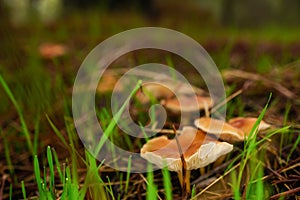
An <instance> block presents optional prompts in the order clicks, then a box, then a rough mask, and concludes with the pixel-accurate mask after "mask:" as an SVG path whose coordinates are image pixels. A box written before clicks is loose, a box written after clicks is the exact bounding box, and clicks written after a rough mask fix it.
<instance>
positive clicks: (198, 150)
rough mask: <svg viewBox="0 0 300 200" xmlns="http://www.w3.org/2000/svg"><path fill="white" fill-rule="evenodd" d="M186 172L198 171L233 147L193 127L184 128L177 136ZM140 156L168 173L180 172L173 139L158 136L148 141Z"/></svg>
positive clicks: (175, 143)
mask: <svg viewBox="0 0 300 200" xmlns="http://www.w3.org/2000/svg"><path fill="white" fill-rule="evenodd" d="M178 141H179V144H180V146H181V149H182V152H183V156H184V158H185V162H186V164H187V170H192V169H198V168H200V167H204V166H207V165H209V164H210V163H212V162H214V161H215V160H216V159H217V158H219V157H220V156H222V155H224V154H227V153H229V152H230V151H232V149H233V145H231V144H229V143H226V142H219V141H217V140H216V139H214V138H212V137H210V136H209V135H206V134H205V133H204V132H202V131H201V130H197V129H195V128H193V127H188V126H186V127H184V128H183V130H182V133H181V135H179V136H178ZM141 156H142V157H143V158H145V159H146V160H148V161H149V162H151V163H154V164H156V165H157V166H158V167H160V168H163V167H165V166H167V167H168V169H169V170H170V171H181V170H182V162H181V158H180V153H179V149H178V146H177V142H176V140H175V139H168V138H167V137H166V136H160V137H157V138H154V139H151V140H149V141H148V142H147V143H146V144H145V145H144V146H143V147H142V149H141Z"/></svg>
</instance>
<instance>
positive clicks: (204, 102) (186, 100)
mask: <svg viewBox="0 0 300 200" xmlns="http://www.w3.org/2000/svg"><path fill="white" fill-rule="evenodd" d="M195 100H196V101H197V104H195ZM161 104H162V105H164V106H165V107H166V108H167V109H168V110H170V111H172V112H174V113H180V112H185V113H187V112H196V111H199V110H203V109H205V106H207V108H211V107H212V105H213V101H212V99H211V98H210V97H205V96H199V95H196V98H194V97H193V96H187V95H182V96H180V97H179V99H178V98H176V97H174V98H171V99H164V100H162V101H161Z"/></svg>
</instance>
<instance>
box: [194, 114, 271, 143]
mask: <svg viewBox="0 0 300 200" xmlns="http://www.w3.org/2000/svg"><path fill="white" fill-rule="evenodd" d="M256 120H257V118H243V117H238V118H233V119H231V120H229V123H226V122H225V121H222V120H218V119H213V118H207V117H202V118H200V119H196V120H195V121H194V124H195V126H196V127H197V128H199V129H201V130H203V131H205V132H207V133H210V134H215V135H218V136H219V137H220V138H221V139H222V140H225V141H229V142H239V141H244V139H245V138H246V139H248V136H249V134H250V132H251V130H252V128H253V126H254V124H255V122H256ZM269 127H270V125H269V124H267V123H265V122H264V121H261V123H260V125H259V127H258V131H260V130H264V129H266V128H269Z"/></svg>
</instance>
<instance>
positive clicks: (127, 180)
mask: <svg viewBox="0 0 300 200" xmlns="http://www.w3.org/2000/svg"><path fill="white" fill-rule="evenodd" d="M130 170H131V155H130V156H129V158H128V166H127V175H126V185H125V192H126V193H127V190H128V185H129V179H130Z"/></svg>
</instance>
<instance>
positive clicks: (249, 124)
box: [228, 117, 270, 136]
mask: <svg viewBox="0 0 300 200" xmlns="http://www.w3.org/2000/svg"><path fill="white" fill-rule="evenodd" d="M256 121H257V118H255V117H236V118H232V119H230V120H229V121H228V123H229V124H230V125H231V126H233V127H236V128H239V129H240V130H242V131H244V133H245V134H246V136H248V135H249V134H250V132H251V130H252V128H253V126H254V124H255V122H256ZM268 128H270V124H267V123H266V122H264V121H263V120H261V121H260V124H259V126H258V128H257V131H262V130H266V129H268Z"/></svg>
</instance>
